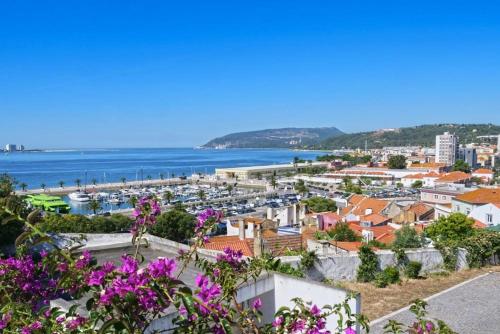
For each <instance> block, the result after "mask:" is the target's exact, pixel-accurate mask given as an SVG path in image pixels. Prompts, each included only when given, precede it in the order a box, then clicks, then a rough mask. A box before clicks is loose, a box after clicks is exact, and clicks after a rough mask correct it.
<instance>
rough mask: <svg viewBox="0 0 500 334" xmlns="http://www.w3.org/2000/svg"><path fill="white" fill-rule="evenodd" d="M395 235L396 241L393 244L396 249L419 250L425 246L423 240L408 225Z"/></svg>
mask: <svg viewBox="0 0 500 334" xmlns="http://www.w3.org/2000/svg"><path fill="white" fill-rule="evenodd" d="M395 235H396V240H394V242H393V243H392V245H393V246H394V247H395V248H419V247H422V246H423V238H422V237H421V236H420V235H418V233H417V231H416V230H415V229H414V228H412V227H410V226H408V225H404V226H403V227H402V228H400V229H399V230H397V231H396V232H395Z"/></svg>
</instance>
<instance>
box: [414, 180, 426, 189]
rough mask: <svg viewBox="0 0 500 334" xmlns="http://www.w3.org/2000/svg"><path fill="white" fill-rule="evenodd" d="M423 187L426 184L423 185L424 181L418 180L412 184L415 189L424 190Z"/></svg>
mask: <svg viewBox="0 0 500 334" xmlns="http://www.w3.org/2000/svg"><path fill="white" fill-rule="evenodd" d="M423 185H424V184H423V182H422V180H417V181H415V182H413V183H412V184H411V187H412V188H414V189H418V188H422V186H423Z"/></svg>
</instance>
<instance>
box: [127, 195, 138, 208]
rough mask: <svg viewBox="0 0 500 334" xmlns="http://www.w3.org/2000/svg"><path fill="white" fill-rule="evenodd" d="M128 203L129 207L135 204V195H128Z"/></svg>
mask: <svg viewBox="0 0 500 334" xmlns="http://www.w3.org/2000/svg"><path fill="white" fill-rule="evenodd" d="M128 203H129V204H130V206H131V207H133V208H135V206H136V204H137V197H136V196H132V197H130V199H129V200H128Z"/></svg>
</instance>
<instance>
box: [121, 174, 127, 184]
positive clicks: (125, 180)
mask: <svg viewBox="0 0 500 334" xmlns="http://www.w3.org/2000/svg"><path fill="white" fill-rule="evenodd" d="M120 181H122V183H123V185H126V184H127V178H126V177H124V176H122V177H121V178H120Z"/></svg>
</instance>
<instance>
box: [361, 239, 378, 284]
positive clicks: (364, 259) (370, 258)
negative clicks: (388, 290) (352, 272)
mask: <svg viewBox="0 0 500 334" xmlns="http://www.w3.org/2000/svg"><path fill="white" fill-rule="evenodd" d="M358 255H359V259H360V260H361V264H360V265H359V267H358V272H357V276H356V280H357V281H358V282H371V281H373V280H374V279H375V274H376V273H377V272H378V271H379V265H378V258H377V255H376V254H375V253H374V252H373V250H371V248H370V247H368V246H366V245H363V246H361V247H360V248H359V252H358Z"/></svg>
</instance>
